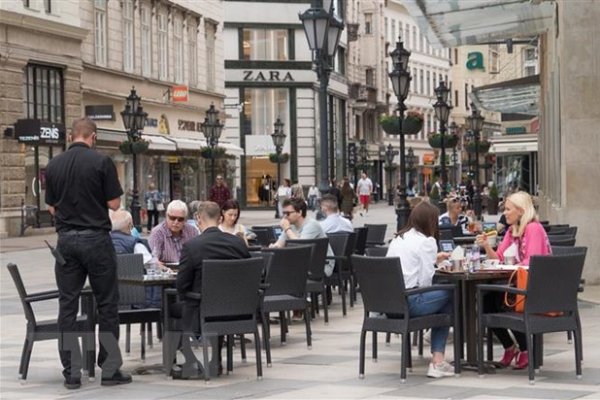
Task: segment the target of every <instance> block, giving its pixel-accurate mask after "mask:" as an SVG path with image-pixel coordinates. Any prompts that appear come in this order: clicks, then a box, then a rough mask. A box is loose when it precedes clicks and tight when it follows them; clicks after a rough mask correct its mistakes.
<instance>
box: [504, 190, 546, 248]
mask: <svg viewBox="0 0 600 400" xmlns="http://www.w3.org/2000/svg"><path fill="white" fill-rule="evenodd" d="M506 200H507V201H510V202H511V203H512V204H513V205H514V206H515V207H517V208H519V209H521V210H523V215H521V218H520V219H519V222H518V223H517V224H514V225H513V226H512V227H511V230H512V235H513V236H516V237H521V236H523V232H525V227H526V226H527V224H528V223H530V222H531V221H537V220H538V216H537V213H536V211H535V207H534V206H533V199H532V198H531V195H530V194H529V193H527V192H523V191H520V192H515V193H513V194H511V195H510V196H508V197H507V198H506Z"/></svg>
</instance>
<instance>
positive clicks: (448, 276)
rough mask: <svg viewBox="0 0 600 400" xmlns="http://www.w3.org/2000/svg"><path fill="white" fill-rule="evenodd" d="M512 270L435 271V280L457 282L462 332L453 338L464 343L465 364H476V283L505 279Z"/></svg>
mask: <svg viewBox="0 0 600 400" xmlns="http://www.w3.org/2000/svg"><path fill="white" fill-rule="evenodd" d="M511 272H512V271H510V270H479V271H476V272H468V271H461V272H445V271H440V270H438V271H436V273H435V280H436V281H437V282H439V281H445V282H459V284H460V290H461V295H460V301H461V306H460V310H461V327H462V330H461V331H462V334H461V336H462V337H460V338H457V337H456V336H455V337H454V340H461V341H462V342H463V343H466V348H467V352H466V365H467V366H476V365H477V309H476V308H477V299H476V296H477V285H478V284H480V283H487V282H492V281H498V280H505V281H507V280H508V278H509V277H510V274H511Z"/></svg>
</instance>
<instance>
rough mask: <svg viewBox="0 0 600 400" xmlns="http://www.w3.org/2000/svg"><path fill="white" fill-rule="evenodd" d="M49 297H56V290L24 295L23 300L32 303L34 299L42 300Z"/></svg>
mask: <svg viewBox="0 0 600 400" xmlns="http://www.w3.org/2000/svg"><path fill="white" fill-rule="evenodd" d="M50 299H58V290H48V291H46V292H39V293H33V294H30V295H27V296H25V299H24V300H25V301H26V302H27V303H32V302H34V301H43V300H50Z"/></svg>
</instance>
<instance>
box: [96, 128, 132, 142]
mask: <svg viewBox="0 0 600 400" xmlns="http://www.w3.org/2000/svg"><path fill="white" fill-rule="evenodd" d="M96 134H97V135H98V140H102V141H105V142H122V141H123V140H127V134H126V133H125V131H120V130H117V129H106V128H98V129H96Z"/></svg>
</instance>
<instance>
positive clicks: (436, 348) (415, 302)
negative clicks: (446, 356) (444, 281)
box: [408, 290, 453, 353]
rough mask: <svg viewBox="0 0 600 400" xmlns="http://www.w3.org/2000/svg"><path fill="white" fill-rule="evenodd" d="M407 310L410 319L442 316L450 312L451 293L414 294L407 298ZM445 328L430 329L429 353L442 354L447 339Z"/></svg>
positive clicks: (437, 291)
mask: <svg viewBox="0 0 600 400" xmlns="http://www.w3.org/2000/svg"><path fill="white" fill-rule="evenodd" d="M408 307H409V308H408V310H409V313H410V315H411V316H412V317H420V316H423V315H431V314H444V313H451V312H452V307H453V306H452V297H451V292H449V291H447V290H435V291H432V292H426V293H420V294H414V295H411V296H408ZM449 330H450V329H449V328H448V327H447V326H442V327H438V328H432V329H431V352H432V353H433V352H440V353H443V352H444V350H445V349H446V340H447V339H448V331H449Z"/></svg>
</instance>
